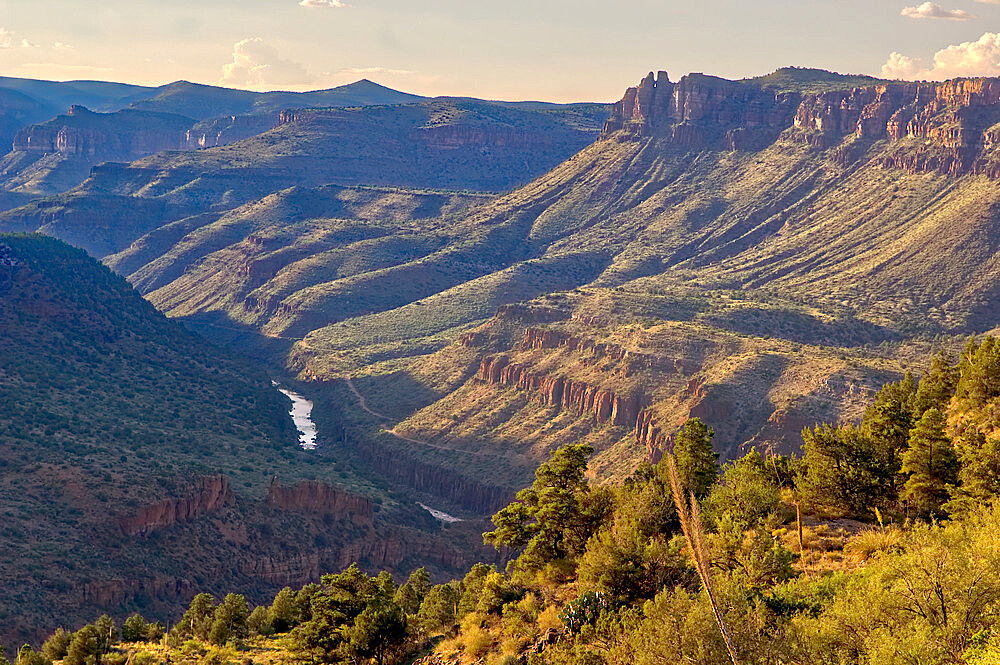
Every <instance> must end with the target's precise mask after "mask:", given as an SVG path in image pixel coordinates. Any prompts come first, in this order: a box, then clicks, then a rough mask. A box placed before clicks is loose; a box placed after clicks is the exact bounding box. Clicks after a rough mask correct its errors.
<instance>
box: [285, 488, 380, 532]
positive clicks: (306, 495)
mask: <svg viewBox="0 0 1000 665" xmlns="http://www.w3.org/2000/svg"><path fill="white" fill-rule="evenodd" d="M267 499H268V501H269V502H270V503H271V504H272V505H274V506H276V507H278V508H282V509H284V510H300V511H305V512H310V513H318V514H334V515H337V516H338V517H342V518H345V519H348V518H349V519H351V521H353V522H355V523H367V524H371V523H372V521H373V520H374V518H375V511H374V510H373V509H372V503H371V501H369V500H368V499H365V498H364V497H360V496H355V495H353V494H348V493H347V492H343V491H341V490H339V489H337V488H336V487H333V486H331V485H327V484H325V483H321V482H319V481H316V480H303V481H302V482H300V483H298V484H296V485H293V486H292V487H283V486H282V485H279V484H277V483H276V482H272V483H271V487H270V489H269V491H268V497H267Z"/></svg>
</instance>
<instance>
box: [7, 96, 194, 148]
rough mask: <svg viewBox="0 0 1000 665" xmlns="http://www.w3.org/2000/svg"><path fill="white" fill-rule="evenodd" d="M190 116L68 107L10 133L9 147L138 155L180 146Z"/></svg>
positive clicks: (191, 123) (189, 125) (184, 139)
mask: <svg viewBox="0 0 1000 665" xmlns="http://www.w3.org/2000/svg"><path fill="white" fill-rule="evenodd" d="M193 124H194V121H193V120H191V119H190V118H186V117H184V116H180V115H174V114H171V113H156V112H152V111H135V110H131V109H126V110H123V111H117V112H115V113H95V112H93V111H91V110H89V109H87V108H86V107H83V106H73V107H71V108H70V109H69V112H68V113H67V114H66V115H60V116H56V117H55V118H53V119H52V120H49V121H47V122H44V123H41V124H37V125H32V126H30V127H26V128H24V129H22V130H21V131H19V132H18V133H17V135H16V136H15V137H14V145H13V150H14V151H23V152H29V153H60V154H62V155H65V156H67V157H72V158H77V159H84V160H90V161H103V160H128V161H131V160H133V159H138V158H139V157H143V156H145V155H151V154H153V153H156V152H160V151H162V150H178V149H181V148H183V147H185V141H186V132H187V131H188V129H189V128H190V127H191V126H192V125H193Z"/></svg>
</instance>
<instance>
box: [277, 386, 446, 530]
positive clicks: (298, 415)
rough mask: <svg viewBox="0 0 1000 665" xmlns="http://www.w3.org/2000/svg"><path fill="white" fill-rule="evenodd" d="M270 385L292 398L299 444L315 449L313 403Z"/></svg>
mask: <svg viewBox="0 0 1000 665" xmlns="http://www.w3.org/2000/svg"><path fill="white" fill-rule="evenodd" d="M271 385H272V386H274V387H275V388H276V389H277V390H278V392H280V393H281V394H282V395H284V396H285V397H287V398H288V399H290V400H292V408H291V410H290V411H289V413H290V414H291V416H292V421H293V422H294V423H295V428H296V429H297V430H299V445H300V446H302V447H303V448H305V449H306V450H315V449H316V423H314V422H313V419H312V410H313V403H312V402H311V401H309V400H307V399H306V398H305V397H304V396H303V395H300V394H298V393H297V392H294V391H292V390H289V389H288V388H284V387H282V385H281V384H280V383H278V382H277V381H274V380H273V379H272V380H271ZM418 505H419V506H420V507H421V508H423V509H424V510H426V511H427V512H429V513H430V514H431V515H432V516H433V517H434V519H436V520H439V521H441V522H445V523H446V524H452V523H454V522H461V521H462V519H461V518H460V517H455V516H453V515H449V514H448V513H446V512H444V511H443V510H437V509H436V508H431V507H430V506H425V505H424V504H422V503H420V504H418Z"/></svg>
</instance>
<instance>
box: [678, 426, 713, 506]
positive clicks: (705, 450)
mask: <svg viewBox="0 0 1000 665" xmlns="http://www.w3.org/2000/svg"><path fill="white" fill-rule="evenodd" d="M713 436H715V431H714V430H712V429H709V428H708V427H706V426H705V423H703V422H702V420H701V418H691V419H689V420H688V421H687V422H686V423H684V426H683V427H682V428H681V429H680V430H679V431H678V432H677V434H676V435H674V459H675V460H676V464H677V472H678V473H679V474H680V477H681V485H682V487H683V490H684V492H685V494H694V495H695V497H696V498H698V499H703V498H704V497H705V496H706V495H707V494H708V490H710V489H711V488H712V485H714V484H715V482H716V481H717V480H718V479H719V455H718V453H715V452H714V451H713V450H712V437H713Z"/></svg>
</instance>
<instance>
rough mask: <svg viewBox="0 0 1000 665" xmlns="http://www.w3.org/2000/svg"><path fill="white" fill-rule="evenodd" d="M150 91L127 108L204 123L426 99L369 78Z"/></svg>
mask: <svg viewBox="0 0 1000 665" xmlns="http://www.w3.org/2000/svg"><path fill="white" fill-rule="evenodd" d="M153 92H154V94H151V95H150V96H149V97H148V98H145V99H142V100H139V101H135V102H133V103H132V104H131V105H130V108H133V109H136V110H141V111H156V112H159V113H176V114H178V115H184V116H188V117H191V118H195V119H196V120H207V119H209V118H217V117H220V116H227V115H228V116H233V115H277V114H278V113H280V112H281V111H284V110H285V109H296V108H333V107H351V106H378V105H393V104H407V103H414V102H420V101H423V100H425V99H426V98H425V97H421V96H419V95H411V94H409V93H405V92H399V91H397V90H393V89H391V88H386V87H385V86H381V85H379V84H377V83H373V82H372V81H369V80H368V79H362V80H360V81H356V82H354V83H349V84H347V85H342V86H338V87H336V88H330V89H329V90H314V91H311V92H252V91H250V90H234V89H231V88H220V87H217V86H211V85H201V84H198V83H189V82H187V81H176V82H174V83H170V84H168V85H165V86H163V87H161V88H157V89H156V90H155V91H153Z"/></svg>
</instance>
